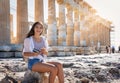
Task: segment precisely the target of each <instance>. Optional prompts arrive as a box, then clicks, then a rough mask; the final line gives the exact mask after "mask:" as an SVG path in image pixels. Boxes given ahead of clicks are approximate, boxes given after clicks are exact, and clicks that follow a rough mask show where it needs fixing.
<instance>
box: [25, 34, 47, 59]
mask: <svg viewBox="0 0 120 83" xmlns="http://www.w3.org/2000/svg"><path fill="white" fill-rule="evenodd" d="M42 39H43V42H44V43H43V44H42V45H43V47H44V48H46V49H48V48H49V47H48V42H47V40H46V38H45V37H43V36H42ZM33 49H34V42H33V36H31V37H29V38H25V40H24V48H23V52H33ZM33 58H38V59H40V60H43V61H44V60H45V58H46V55H44V56H42V55H38V56H30V57H29V59H33Z"/></svg>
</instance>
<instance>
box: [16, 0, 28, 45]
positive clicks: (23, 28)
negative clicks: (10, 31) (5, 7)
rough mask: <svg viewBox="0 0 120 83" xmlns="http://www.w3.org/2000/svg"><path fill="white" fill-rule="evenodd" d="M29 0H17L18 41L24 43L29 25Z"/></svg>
mask: <svg viewBox="0 0 120 83" xmlns="http://www.w3.org/2000/svg"><path fill="white" fill-rule="evenodd" d="M27 1H28V0H17V43H23V40H24V38H25V37H26V34H27V33H28V31H29V27H28V2H27Z"/></svg>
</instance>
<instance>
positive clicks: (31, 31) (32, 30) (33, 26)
mask: <svg viewBox="0 0 120 83" xmlns="http://www.w3.org/2000/svg"><path fill="white" fill-rule="evenodd" d="M37 24H40V25H41V26H42V27H43V24H42V23H40V22H35V23H34V24H33V25H32V28H31V29H30V31H29V32H28V34H27V36H26V38H28V37H30V36H33V35H34V34H35V32H34V29H35V26H36V25H37ZM42 33H43V32H42ZM42 33H40V35H42Z"/></svg>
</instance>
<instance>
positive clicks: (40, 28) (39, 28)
mask: <svg viewBox="0 0 120 83" xmlns="http://www.w3.org/2000/svg"><path fill="white" fill-rule="evenodd" d="M42 32H43V26H42V25H41V24H36V26H35V28H34V33H35V34H36V35H40V34H41V33H42Z"/></svg>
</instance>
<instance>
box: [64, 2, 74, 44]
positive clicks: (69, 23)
mask: <svg viewBox="0 0 120 83" xmlns="http://www.w3.org/2000/svg"><path fill="white" fill-rule="evenodd" d="M66 7H67V37H66V44H67V46H73V41H74V27H73V10H72V7H71V5H70V4H66Z"/></svg>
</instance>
